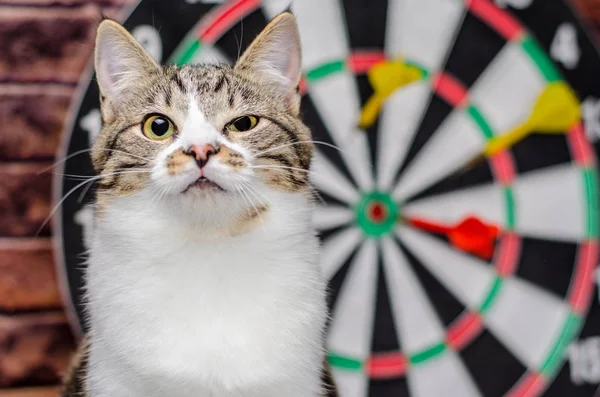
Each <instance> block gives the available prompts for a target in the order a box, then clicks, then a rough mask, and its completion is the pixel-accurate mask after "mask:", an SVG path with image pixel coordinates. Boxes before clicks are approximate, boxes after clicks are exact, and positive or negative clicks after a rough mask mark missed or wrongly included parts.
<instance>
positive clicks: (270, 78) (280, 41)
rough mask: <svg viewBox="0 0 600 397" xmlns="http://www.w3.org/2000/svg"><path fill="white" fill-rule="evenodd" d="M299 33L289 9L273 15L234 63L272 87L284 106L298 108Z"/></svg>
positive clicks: (300, 60)
mask: <svg viewBox="0 0 600 397" xmlns="http://www.w3.org/2000/svg"><path fill="white" fill-rule="evenodd" d="M301 66H302V59H301V48H300V34H299V33H298V25H297V24H296V18H295V17H294V15H292V14H291V13H290V12H287V11H286V12H283V13H281V14H279V15H278V16H276V17H275V18H274V19H273V20H272V21H271V22H270V23H269V24H268V25H267V26H266V27H265V29H264V30H263V31H262V32H261V33H260V34H259V35H258V37H257V38H256V39H254V41H253V42H252V44H250V46H249V47H248V49H247V50H246V51H245V52H244V54H243V55H242V56H241V58H240V59H239V61H238V62H237V63H236V65H235V69H236V70H247V71H250V72H251V73H253V74H254V75H255V76H256V77H258V78H260V79H261V80H262V81H263V82H264V83H266V84H269V85H272V86H274V87H275V88H276V89H277V90H278V91H279V92H280V94H281V95H282V97H283V99H284V101H286V103H287V104H288V106H289V107H290V108H291V109H292V110H294V111H296V112H297V111H298V108H299V104H300V96H299V95H298V92H297V88H298V84H299V83H300V78H301V76H302V69H301Z"/></svg>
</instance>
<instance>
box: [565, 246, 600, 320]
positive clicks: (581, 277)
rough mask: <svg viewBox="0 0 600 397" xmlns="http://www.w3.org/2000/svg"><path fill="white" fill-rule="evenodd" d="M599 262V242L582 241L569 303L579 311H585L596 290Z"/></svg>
mask: <svg viewBox="0 0 600 397" xmlns="http://www.w3.org/2000/svg"><path fill="white" fill-rule="evenodd" d="M597 263H598V242H597V241H595V240H589V241H586V242H584V243H582V244H581V245H580V247H579V252H578V253H577V262H576V264H575V275H576V276H575V277H576V278H575V281H574V285H573V288H571V290H570V292H569V304H570V305H571V306H572V307H573V309H575V310H576V311H577V312H578V313H582V312H585V310H587V306H588V305H589V303H590V295H591V294H592V293H593V292H594V281H593V279H594V271H595V270H596V264H597Z"/></svg>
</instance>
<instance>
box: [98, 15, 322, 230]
mask: <svg viewBox="0 0 600 397" xmlns="http://www.w3.org/2000/svg"><path fill="white" fill-rule="evenodd" d="M96 74H97V78H98V84H99V87H100V93H101V103H102V117H103V128H102V130H101V132H100V134H99V136H98V138H97V140H96V142H95V143H94V146H93V152H92V153H93V155H92V161H93V165H94V168H95V170H96V172H97V173H98V174H99V175H100V176H101V178H100V180H99V189H98V203H99V207H100V208H102V207H103V205H106V204H108V203H109V202H110V201H111V200H112V199H114V198H117V197H122V196H128V195H132V194H135V193H136V192H139V191H142V190H147V191H154V192H156V194H157V196H161V197H164V196H167V197H170V198H171V199H175V198H176V199H180V200H182V202H183V204H182V206H183V207H186V206H198V205H201V204H200V203H201V201H202V200H204V201H205V202H206V201H207V200H208V201H209V202H210V203H212V204H214V205H217V206H218V205H222V206H225V205H228V206H230V207H231V204H232V202H236V203H240V204H239V207H240V208H241V207H245V208H246V210H247V211H250V212H251V213H250V214H248V213H246V215H245V217H246V218H248V219H252V218H254V217H253V216H252V215H253V214H252V212H254V214H255V215H256V213H258V212H260V211H259V210H255V209H254V208H258V205H257V203H255V202H253V199H252V197H253V196H259V197H260V194H262V193H261V192H262V191H263V190H264V189H267V190H268V189H271V190H274V191H277V192H283V193H307V192H308V191H309V182H308V174H309V168H310V164H311V156H312V149H313V148H312V144H311V143H310V139H311V135H310V131H309V129H308V128H307V127H306V126H305V125H304V124H303V122H302V121H301V119H300V118H299V113H300V111H299V107H300V96H299V94H298V90H297V87H298V84H299V82H300V76H301V69H300V39H299V35H298V30H297V26H296V22H295V18H294V17H293V15H292V14H290V13H287V12H285V13H282V14H280V15H279V16H277V17H276V18H275V19H274V20H273V21H272V22H271V23H270V24H269V25H268V26H267V27H266V28H265V29H264V31H263V32H262V33H261V34H260V35H259V36H258V37H257V38H256V39H255V41H254V42H253V43H252V44H251V45H250V47H249V48H248V49H247V51H246V52H245V53H244V55H243V56H242V57H241V58H240V60H239V61H238V62H237V64H236V65H235V66H233V67H231V66H228V65H193V66H182V67H179V66H173V65H170V66H164V67H162V66H159V65H158V64H157V63H156V62H155V61H154V60H153V59H152V58H151V57H150V56H149V54H148V53H147V52H146V51H145V50H144V48H143V47H142V46H141V45H140V44H139V43H138V42H137V41H136V40H135V39H134V38H133V37H132V36H131V35H130V34H129V33H128V32H127V31H126V30H125V29H124V28H123V27H121V26H120V25H119V24H117V23H116V22H114V21H111V20H105V21H103V22H102V23H101V25H100V27H99V29H98V37H97V46H96ZM153 115H158V116H160V117H164V118H165V119H168V120H169V121H170V122H171V123H172V125H173V128H174V133H173V135H171V136H170V137H168V138H166V139H163V140H154V139H150V138H148V137H147V136H146V135H144V132H143V131H144V124H145V122H146V121H147V120H148V118H149V117H152V116H153ZM245 116H250V117H252V118H253V119H251V120H257V121H258V123H257V124H256V126H253V128H252V129H250V130H248V131H239V130H237V131H236V128H235V127H233V128H232V127H231V126H232V123H234V122H235V121H236V120H239V118H240V117H245ZM245 121H246V122H247V120H245ZM246 124H247V123H246ZM242 125H244V124H242ZM206 145H210V146H206ZM205 147H211V148H212V149H210V150H208V151H207V152H206V153H208V155H207V156H206V157H207V160H208V161H207V162H206V163H205V164H204V163H203V160H202V159H199V158H198V155H199V153H198V150H195V148H205ZM200 157H202V155H201V154H200ZM202 178H204V179H202ZM251 191H255V192H254V193H251ZM307 194H308V193H307ZM258 201H262V200H258ZM244 202H245V203H246V204H243V203H244ZM219 203H222V204H219ZM250 204H251V205H250ZM262 204H264V205H263V207H268V205H267V203H265V202H263V203H262ZM233 207H234V208H237V207H236V205H233ZM247 207H250V208H247Z"/></svg>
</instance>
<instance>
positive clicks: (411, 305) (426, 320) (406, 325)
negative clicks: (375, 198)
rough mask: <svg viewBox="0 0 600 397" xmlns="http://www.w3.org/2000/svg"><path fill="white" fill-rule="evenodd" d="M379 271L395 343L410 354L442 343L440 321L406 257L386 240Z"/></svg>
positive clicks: (383, 245) (389, 239)
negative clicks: (386, 295) (389, 305)
mask: <svg viewBox="0 0 600 397" xmlns="http://www.w3.org/2000/svg"><path fill="white" fill-rule="evenodd" d="M381 248H382V257H383V268H384V270H385V280H386V284H387V290H388V291H389V292H388V293H389V296H390V304H391V306H392V314H393V318H394V324H395V326H396V332H397V333H398V340H399V342H400V346H402V351H403V353H404V354H407V355H411V354H414V353H416V352H418V351H422V350H425V349H427V348H429V347H431V346H433V345H436V344H438V343H439V342H440V341H442V340H444V337H445V332H444V326H443V324H442V322H441V321H440V320H439V318H438V315H437V314H436V312H435V309H434V308H433V306H432V304H431V302H430V300H429V297H428V296H427V293H426V292H425V290H423V287H422V286H421V284H420V282H419V279H418V278H417V276H416V275H415V274H414V272H413V270H412V269H411V267H410V265H409V263H408V261H407V259H406V257H405V256H404V254H403V253H402V252H401V251H400V248H399V247H398V245H397V244H396V242H395V241H394V240H393V239H392V238H390V237H384V238H383V239H382V240H381Z"/></svg>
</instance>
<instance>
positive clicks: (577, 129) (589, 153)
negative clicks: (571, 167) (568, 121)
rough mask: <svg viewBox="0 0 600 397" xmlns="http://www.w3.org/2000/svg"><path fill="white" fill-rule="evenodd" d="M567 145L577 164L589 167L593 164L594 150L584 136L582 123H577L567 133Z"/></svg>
mask: <svg viewBox="0 0 600 397" xmlns="http://www.w3.org/2000/svg"><path fill="white" fill-rule="evenodd" d="M567 139H568V141H569V146H570V147H571V152H572V153H573V157H575V161H576V162H577V165H579V166H580V167H591V166H593V165H594V158H595V155H594V150H593V149H592V147H591V145H590V144H589V142H588V141H587V140H586V137H585V130H584V127H583V123H577V124H576V125H575V126H574V127H573V128H571V130H570V131H569V133H568V134H567Z"/></svg>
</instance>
